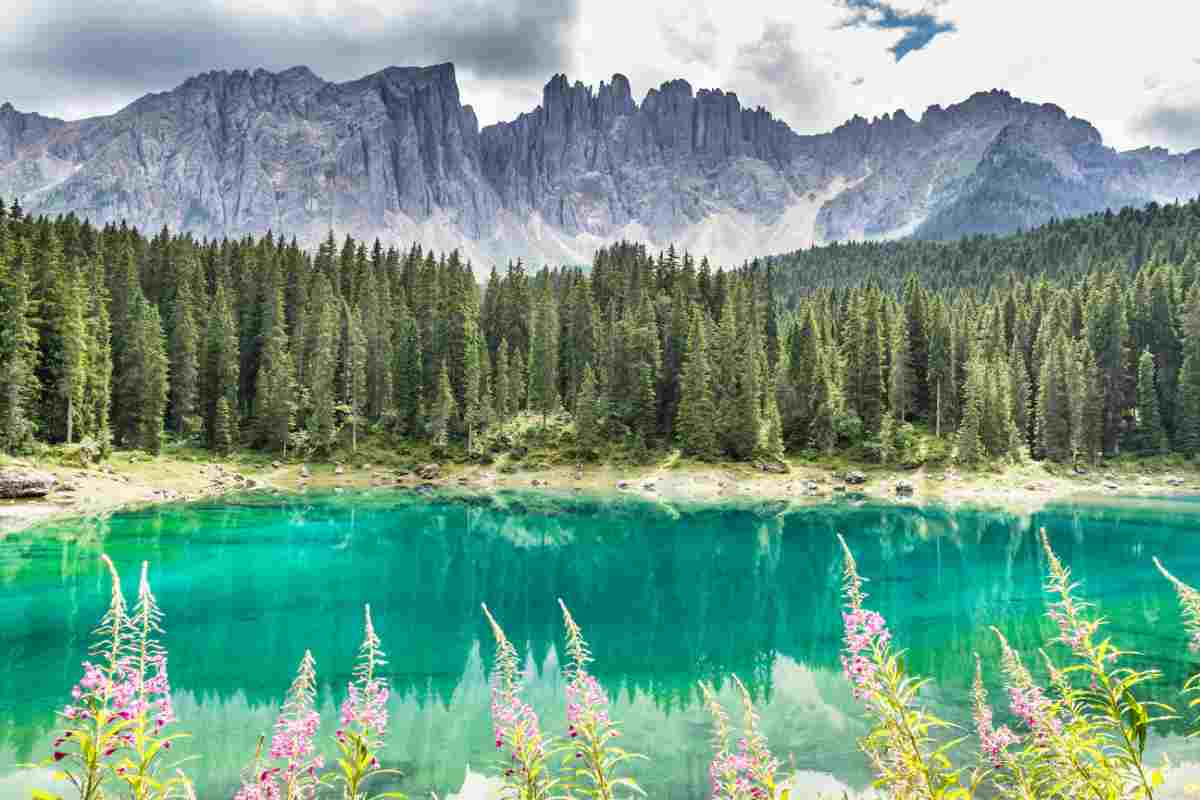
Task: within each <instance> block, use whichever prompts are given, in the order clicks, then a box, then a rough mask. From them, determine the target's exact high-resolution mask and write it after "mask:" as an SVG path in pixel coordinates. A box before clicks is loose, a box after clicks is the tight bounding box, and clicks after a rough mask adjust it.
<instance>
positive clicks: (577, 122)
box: [0, 63, 1200, 266]
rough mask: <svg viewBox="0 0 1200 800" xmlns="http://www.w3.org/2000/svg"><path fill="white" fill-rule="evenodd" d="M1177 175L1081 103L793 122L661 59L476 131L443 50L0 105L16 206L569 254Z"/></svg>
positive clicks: (201, 226)
mask: <svg viewBox="0 0 1200 800" xmlns="http://www.w3.org/2000/svg"><path fill="white" fill-rule="evenodd" d="M1197 193H1200V151H1197V153H1194V154H1191V155H1189V156H1172V155H1170V154H1168V153H1166V152H1165V151H1163V150H1161V149H1147V150H1138V151H1131V152H1129V153H1122V154H1118V153H1116V152H1114V151H1112V150H1111V149H1109V148H1106V147H1104V146H1103V143H1102V140H1101V137H1100V134H1099V132H1098V131H1097V130H1096V129H1095V128H1094V127H1093V126H1091V125H1090V123H1088V122H1086V121H1085V120H1081V119H1078V118H1074V117H1070V116H1069V115H1068V114H1067V113H1066V111H1064V110H1063V109H1062V108H1060V107H1059V106H1056V105H1053V104H1050V103H1043V104H1035V103H1030V102H1026V101H1024V100H1022V99H1020V98H1017V97H1014V96H1013V95H1012V94H1011V93H1010V92H1007V91H1003V90H999V89H992V90H989V91H984V92H977V93H975V94H973V95H971V96H970V97H968V98H966V99H965V100H963V101H962V102H959V103H955V104H952V105H949V106H947V107H945V108H942V107H941V106H938V105H933V106H930V107H929V108H928V109H926V111H925V112H924V113H923V114H922V115H921V117H920V118H919V119H913V118H912V117H910V116H909V115H908V114H907V113H906V112H905V111H904V110H903V109H898V110H896V111H894V112H890V113H887V114H883V115H881V116H877V117H875V118H873V119H871V120H867V119H866V118H864V117H862V116H859V115H856V116H854V117H852V118H851V119H850V120H848V121H847V122H846V123H844V124H842V125H840V126H838V127H837V128H835V129H834V130H833V131H831V132H829V133H825V134H817V135H804V136H800V135H797V134H796V133H795V132H793V131H792V130H791V129H790V128H789V127H788V126H787V124H786V123H784V122H782V121H781V120H778V119H776V118H774V117H772V116H771V113H770V111H769V110H768V109H766V108H763V107H761V106H760V107H756V108H747V107H743V106H742V104H741V100H740V99H739V97H738V95H737V94H735V93H733V92H729V91H725V90H723V89H721V88H717V87H713V88H701V89H698V90H697V89H694V88H693V85H692V84H691V83H690V82H689V81H687V80H686V79H683V78H677V79H674V80H669V81H665V82H662V83H660V84H659V85H658V86H655V87H652V88H650V89H649V90H647V91H646V93H645V95H644V96H643V97H642V100H641V102H640V103H639V102H637V101H636V100H635V99H634V95H633V88H632V86H631V85H630V81H629V79H628V78H627V77H626V76H625V75H623V74H621V73H615V74H613V75H612V77H611V78H610V79H609V80H608V81H601V82H600V83H598V84H596V85H587V84H584V83H583V82H582V81H579V80H575V81H572V80H571V79H570V78H569V77H568V76H567V75H566V74H561V73H560V74H557V75H554V76H552V77H551V78H550V80H549V81H547V82H546V84H545V86H544V89H543V92H542V102H541V104H540V105H539V106H538V107H536V108H534V109H532V110H530V111H528V112H525V113H522V114H520V115H518V116H517V117H516V119H513V120H511V121H504V122H498V123H495V124H492V125H488V126H486V127H484V128H482V129H481V128H480V126H479V123H478V120H477V118H476V116H475V112H474V110H473V109H472V108H471V106H469V105H466V104H465V103H464V102H463V99H462V98H461V97H460V93H459V87H458V82H457V79H456V73H455V68H454V65H453V64H451V63H443V64H434V65H429V66H390V67H386V68H384V69H381V70H379V71H377V72H374V73H371V74H369V75H366V76H364V77H362V78H358V79H357V80H352V81H346V82H341V83H337V82H331V81H327V80H325V79H324V78H322V77H320V76H318V75H316V74H315V73H314V72H313V71H312V70H311V69H309V68H308V67H305V66H294V67H291V68H288V69H285V70H282V71H280V72H272V71H270V70H266V69H253V70H251V69H243V70H218V71H212V72H206V73H203V74H200V75H196V76H193V77H192V78H189V79H188V80H186V81H184V82H183V83H182V84H180V85H179V86H177V87H176V88H174V89H172V90H170V91H167V92H161V93H157V94H151V95H146V96H145V97H143V98H140V99H139V100H137V101H135V102H134V103H132V104H131V105H130V106H128V107H126V108H125V109H122V110H121V111H119V112H117V113H116V114H114V115H111V116H108V117H99V118H93V119H90V120H81V121H78V122H72V123H64V122H62V121H59V120H50V119H47V118H44V117H38V116H37V115H26V114H20V113H19V112H17V111H16V110H15V109H13V108H12V107H11V105H9V104H5V105H4V106H2V107H0V197H11V196H12V195H14V194H16V195H18V196H20V198H21V200H22V203H23V204H24V205H25V207H26V208H29V209H30V210H32V211H35V212H45V213H59V212H66V211H74V212H76V213H78V214H81V215H84V216H88V217H90V218H92V219H93V220H94V221H95V222H97V223H105V222H110V221H119V220H128V221H129V222H131V223H134V224H138V225H141V226H144V227H153V228H158V227H160V226H162V225H168V226H171V227H172V228H176V229H181V230H188V231H192V232H194V233H197V234H200V235H206V236H240V235H243V234H246V233H254V234H260V233H262V232H264V231H265V230H267V229H272V230H285V231H288V232H289V233H295V234H296V235H297V236H298V237H299V238H300V239H301V241H303V242H305V243H311V242H314V241H316V240H318V239H321V238H323V237H324V235H325V234H326V233H327V232H328V230H329V229H330V228H331V227H332V228H334V229H335V230H336V231H337V232H338V233H351V234H354V235H356V236H363V237H372V236H380V237H381V238H383V239H384V240H385V241H388V242H391V243H398V244H404V243H408V242H411V241H413V240H419V241H421V242H423V243H425V244H426V245H427V246H432V247H434V248H435V249H444V250H448V249H450V248H452V247H458V248H460V249H462V250H464V251H465V253H466V254H467V255H468V256H470V257H472V258H473V260H475V261H476V262H482V265H484V266H486V265H488V264H490V263H491V262H493V261H494V260H500V259H507V258H517V257H523V258H525V259H526V260H527V261H528V260H532V261H534V262H537V261H542V260H545V261H586V260H588V259H589V258H590V254H591V251H592V250H593V249H594V248H595V246H596V245H598V244H601V243H604V242H607V241H614V240H618V239H621V238H637V239H641V240H644V241H648V243H649V244H650V245H651V246H658V245H662V246H665V245H666V244H668V243H670V242H672V241H674V242H677V243H678V244H679V245H681V246H683V247H687V248H690V249H692V250H694V251H698V252H703V253H705V254H708V255H709V256H711V257H712V258H713V259H715V260H717V261H723V262H727V263H728V262H740V261H741V260H743V259H745V258H748V257H753V256H756V255H763V254H768V253H772V252H784V251H791V250H796V249H799V248H801V247H806V246H808V245H810V244H813V243H815V242H822V241H830V240H842V239H856V238H873V237H895V236H905V235H911V234H914V233H915V234H917V235H925V236H935V237H943V236H952V235H956V234H957V233H962V232H970V231H985V232H1001V231H1005V230H1012V229H1015V228H1016V227H1027V226H1029V225H1031V224H1036V223H1037V222H1039V221H1044V220H1045V219H1048V218H1049V217H1051V216H1061V215H1063V214H1065V213H1077V212H1086V211H1093V210H1100V209H1103V208H1107V207H1114V206H1118V205H1125V204H1128V203H1130V202H1137V203H1141V202H1148V201H1151V200H1160V201H1164V200H1170V199H1173V198H1175V197H1180V196H1191V195H1195V194H1197ZM1021 198H1024V199H1021ZM1014 203H1015V204H1021V205H1022V207H1021V208H1020V209H1016V208H1015V207H1014Z"/></svg>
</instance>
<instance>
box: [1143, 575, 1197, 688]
mask: <svg viewBox="0 0 1200 800" xmlns="http://www.w3.org/2000/svg"><path fill="white" fill-rule="evenodd" d="M1154 566H1156V567H1158V571H1159V572H1161V573H1162V574H1163V577H1164V578H1166V579H1167V580H1169V581H1170V582H1171V585H1172V586H1174V587H1175V594H1177V595H1178V596H1179V605H1180V608H1181V609H1182V610H1183V625H1184V628H1185V629H1186V630H1187V632H1188V634H1189V635H1190V636H1191V641H1190V642H1189V643H1188V649H1189V650H1190V651H1191V652H1192V653H1200V592H1197V591H1196V590H1195V589H1193V588H1192V587H1191V586H1189V585H1187V584H1186V583H1184V582H1183V581H1181V580H1179V579H1178V578H1176V577H1175V576H1174V575H1172V574H1171V573H1170V572H1167V568H1166V567H1164V566H1163V565H1162V562H1161V561H1159V560H1158V559H1157V558H1156V559H1154ZM1184 691H1186V692H1189V693H1196V692H1198V691H1200V675H1193V676H1192V677H1191V678H1189V679H1188V682H1187V684H1186V685H1185V687H1184ZM1198 705H1200V697H1197V698H1194V699H1193V700H1192V701H1191V702H1190V703H1188V706H1189V707H1192V708H1195V707H1196V706H1198Z"/></svg>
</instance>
